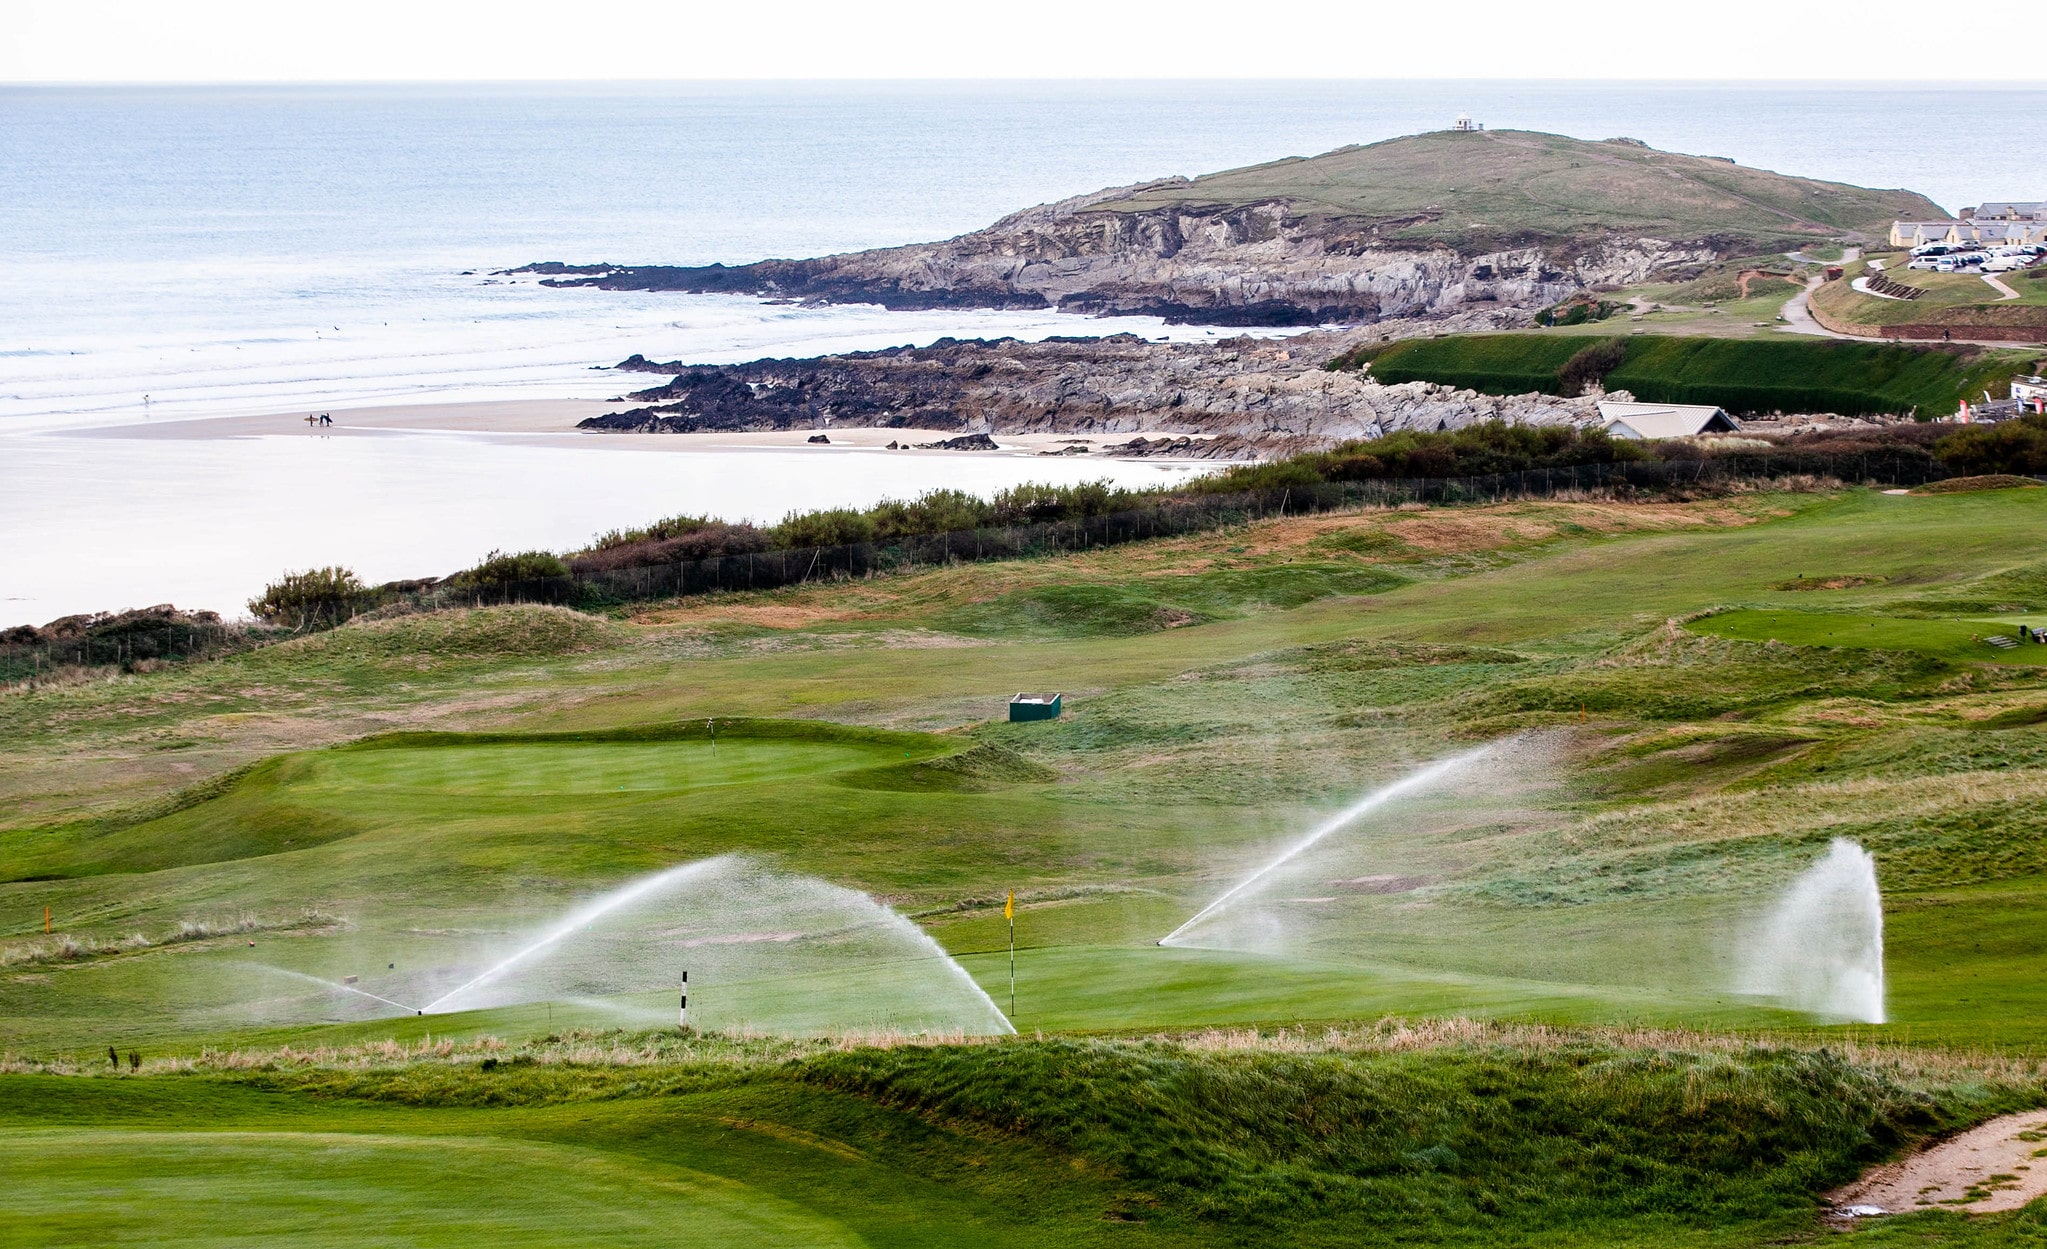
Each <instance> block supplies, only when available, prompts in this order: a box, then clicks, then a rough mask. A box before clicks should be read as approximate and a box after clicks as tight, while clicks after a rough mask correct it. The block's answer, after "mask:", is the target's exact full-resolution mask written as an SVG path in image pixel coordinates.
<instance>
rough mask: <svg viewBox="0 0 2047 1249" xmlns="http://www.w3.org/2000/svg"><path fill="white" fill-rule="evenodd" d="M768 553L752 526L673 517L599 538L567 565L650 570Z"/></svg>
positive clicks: (764, 534) (581, 569) (599, 569)
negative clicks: (704, 560) (762, 552)
mask: <svg viewBox="0 0 2047 1249" xmlns="http://www.w3.org/2000/svg"><path fill="white" fill-rule="evenodd" d="M767 549H768V534H767V531H766V530H764V529H760V528H757V527H756V526H753V525H746V524H739V525H730V524H727V523H725V522H724V521H722V520H711V519H710V518H708V517H696V516H690V517H674V518H671V519H669V520H664V521H657V522H656V523H655V524H653V525H649V526H648V527H647V528H645V529H633V530H623V531H621V530H616V529H614V530H612V531H611V532H610V533H608V534H604V535H602V536H601V537H599V538H598V539H597V540H596V542H594V543H593V544H592V545H591V548H590V549H589V550H587V551H585V552H582V553H580V554H577V555H574V556H571V557H570V559H569V566H570V567H571V568H573V569H574V570H575V571H577V572H604V571H607V570H611V569H618V568H654V567H659V566H661V565H663V564H680V563H683V562H685V561H689V560H699V559H714V558H717V557H719V556H724V555H751V554H753V553H754V552H755V551H765V550H767Z"/></svg>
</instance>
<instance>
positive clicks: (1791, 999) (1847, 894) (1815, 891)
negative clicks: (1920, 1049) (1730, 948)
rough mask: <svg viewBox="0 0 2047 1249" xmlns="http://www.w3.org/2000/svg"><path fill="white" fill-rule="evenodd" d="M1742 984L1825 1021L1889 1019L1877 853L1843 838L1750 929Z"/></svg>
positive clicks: (1740, 988)
mask: <svg viewBox="0 0 2047 1249" xmlns="http://www.w3.org/2000/svg"><path fill="white" fill-rule="evenodd" d="M1741 962H1742V972H1741V976H1740V980H1739V983H1738V985H1737V986H1736V987H1737V990H1738V991H1739V992H1742V993H1745V994H1749V995H1752V996H1755V997H1760V998H1767V999H1769V1000H1771V1001H1773V1002H1776V1003H1778V1004H1779V1005H1783V1006H1788V1007H1790V1008H1791V1009H1793V1010H1798V1011H1803V1012H1805V1013H1807V1014H1810V1015H1817V1016H1819V1017H1820V1018H1822V1019H1832V1020H1840V1021H1843V1022H1851V1023H1883V1022H1884V911H1883V894H1882V892H1881V891H1880V890H1879V888H1878V887H1877V878H1876V859H1875V857H1874V856H1872V855H1871V854H1870V853H1869V851H1867V850H1865V849H1863V848H1862V847H1861V846H1860V845H1858V844H1857V843H1855V842H1853V841H1850V840H1848V839H1847V838H1844V837H1837V838H1835V839H1834V840H1833V842H1832V843H1831V844H1830V845H1829V846H1828V847H1827V852H1826V853H1825V854H1824V855H1822V856H1820V858H1819V860H1818V861H1817V862H1815V863H1814V864H1813V865H1812V866H1811V867H1809V868H1807V869H1806V870H1805V871H1804V872H1803V873H1801V874H1800V875H1799V876H1798V878H1797V879H1795V880H1793V881H1792V882H1791V884H1790V885H1789V886H1788V887H1787V888H1786V889H1785V890H1784V892H1783V894H1781V895H1780V896H1779V897H1778V899H1777V901H1776V903H1775V904H1774V905H1773V906H1772V907H1771V908H1770V910H1769V911H1768V912H1767V913H1766V914H1765V915H1764V916H1763V918H1762V920H1761V922H1760V923H1759V924H1757V925H1756V927H1755V929H1754V931H1753V932H1752V933H1751V934H1750V937H1749V940H1748V943H1747V947H1746V950H1745V952H1744V957H1743V958H1742V960H1741Z"/></svg>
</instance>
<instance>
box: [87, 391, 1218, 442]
mask: <svg viewBox="0 0 2047 1249" xmlns="http://www.w3.org/2000/svg"><path fill="white" fill-rule="evenodd" d="M618 407H619V405H618V404H615V403H606V402H604V401H602V400H597V399H503V400H492V401H484V402H472V403H409V404H392V405H388V406H383V407H373V408H352V409H328V412H329V415H331V416H332V417H333V418H334V424H332V425H328V426H314V425H308V424H307V423H306V413H305V412H302V411H301V412H279V413H273V414H270V415H266V416H223V417H211V418H198V419H186V420H175V421H153V422H148V423H130V424H123V425H110V426H103V427H100V428H95V429H85V430H73V431H68V433H69V435H70V436H73V437H91V438H137V439H151V440H154V439H175V440H178V441H214V440H219V439H224V438H263V437H289V436H301V437H314V438H363V437H380V436H389V435H392V434H468V435H481V436H485V437H489V438H491V439H492V440H493V441H496V440H505V441H518V442H527V441H529V440H534V439H542V438H545V439H574V440H576V444H577V445H578V446H579V447H592V448H601V447H610V448H617V449H624V450H634V451H707V450H733V449H774V450H789V449H792V448H815V449H816V450H818V451H820V452H826V451H829V450H831V449H832V448H836V447H856V448H863V449H868V450H872V449H876V448H882V447H886V446H888V444H889V443H891V442H894V443H896V444H898V445H899V446H900V445H901V444H905V443H907V444H909V445H910V449H912V450H913V451H914V450H915V447H916V444H918V443H927V442H938V441H940V440H942V439H946V438H956V437H958V436H959V431H958V430H956V429H952V430H943V429H871V428H847V429H838V428H834V429H829V430H821V429H789V430H765V431H760V432H751V433H702V434H620V433H609V432H602V431H597V430H585V429H577V428H576V422H578V421H581V420H584V419H586V418H588V417H592V416H598V415H601V414H603V413H605V412H610V411H615V410H617V409H618ZM820 433H822V434H824V435H825V436H826V437H828V438H829V439H831V441H830V442H829V443H826V444H817V443H812V442H811V441H810V439H811V438H812V437H814V436H816V435H817V434H820ZM1160 436H1162V435H1161V434H1159V433H1156V432H1147V433H1144V434H1135V433H1119V434H1115V435H1111V436H1107V437H1094V438H1090V437H1085V436H1081V435H1076V434H1051V433H1033V434H997V435H994V436H993V437H994V440H995V443H996V445H997V446H998V447H1000V448H1001V451H1000V452H998V453H997V454H1010V455H1040V454H1043V453H1045V452H1058V451H1063V450H1065V449H1066V448H1068V447H1073V446H1078V447H1081V448H1084V449H1085V450H1087V451H1088V452H1091V453H1099V452H1100V451H1101V449H1102V448H1103V447H1105V446H1108V445H1111V444H1122V443H1127V442H1129V441H1130V440H1131V439H1132V438H1137V437H1145V438H1156V437H1160ZM1197 437H1199V435H1197ZM922 454H926V455H957V454H960V453H959V452H951V451H926V452H922ZM983 454H987V453H985V452H984V453H983Z"/></svg>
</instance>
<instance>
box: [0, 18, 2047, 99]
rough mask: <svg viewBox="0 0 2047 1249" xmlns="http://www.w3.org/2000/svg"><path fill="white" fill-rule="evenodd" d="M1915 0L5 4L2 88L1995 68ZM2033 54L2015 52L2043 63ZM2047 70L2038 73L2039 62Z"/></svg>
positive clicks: (1852, 76) (1732, 74)
mask: <svg viewBox="0 0 2047 1249" xmlns="http://www.w3.org/2000/svg"><path fill="white" fill-rule="evenodd" d="M1923 10H1924V5H1923V4H1913V5H1909V6H1908V5H1907V4H1906V3H1903V2H1902V0H1855V2H1854V3H1842V2H1837V0H1715V3H1712V4H1710V5H1677V4H1670V3H1667V2H1666V0H1569V2H1568V3H1563V4H1534V3H1530V2H1529V0H1453V2H1450V3H1441V2H1439V3H1417V2H1416V0H1400V2H1399V3H1386V2H1384V0H1288V2H1287V3H1284V4H1254V3H1246V2H1245V0H1174V2H1172V3H1163V2H1160V0H1028V2H1026V3H1023V4H987V3H976V2H975V0H946V2H943V3H938V2H933V0H868V2H865V3H863V2H861V0H718V2H716V3H704V2H702V0H548V2H540V0H4V3H0V82H13V83H23V82H81V83H82V82H135V83H146V82H337V81H339V82H356V81H502V80H514V81H516V80H551V81H563V80H606V79H623V80H648V79H762V78H765V79H791V78H793V79H807V78H829V79H861V78H927V79H959V78H1003V79H1016V78H1490V77H1499V78H1512V79H1539V78H1569V79H1601V78H1604V79H1635V80H1640V79H1744V80H1771V79H1776V80H1801V81H1811V80H1842V81H1853V80H1884V81H1900V80H1921V81H1932V80H1943V79H1945V80H1955V79H1967V80H1970V81H1975V82H1979V83H1980V82H1981V81H1983V79H1984V76H1985V75H1986V72H1987V74H1988V76H1989V77H1992V78H1995V77H1996V76H1997V72H1998V71H1997V67H1996V65H1995V64H1994V63H1992V64H1988V65H1986V64H1985V63H1983V62H1982V61H1981V60H1980V59H1979V58H1977V57H1976V56H1975V55H1974V53H1973V52H1962V51H1959V50H1957V51H1956V53H1955V55H1956V56H1957V57H1958V58H1961V57H1966V58H1968V59H1967V60H1966V61H1965V60H1959V59H1958V60H1955V61H1953V62H1950V61H1948V60H1945V59H1943V58H1942V57H1941V56H1940V55H1937V54H1935V55H1925V56H1906V57H1898V56H1891V55H1865V54H1862V53H1860V52H1858V50H1857V49H1858V48H1860V47H1867V48H1868V49H1870V50H1872V51H1878V50H1882V49H1885V48H1892V49H1893V50H1894V40H1895V39H1896V37H1897V32H1899V31H1903V30H1908V29H1910V28H1912V26H1913V25H1915V24H1916V23H1917V22H1918V20H1919V19H1920V18H1921V17H1922V16H1923ZM2024 60H2025V58H2013V59H2012V60H2009V61H2007V62H2006V64H2007V65H2013V66H2015V67H2017V68H2015V69H2014V70H2013V71H2012V73H2014V74H2016V73H2019V72H2021V71H2022V69H2023V64H2022V63H2023V62H2024ZM2032 77H2033V78H2034V79H2035V80H2036V81H2037V80H2038V78H2039V75H2038V74H2034V75H2032Z"/></svg>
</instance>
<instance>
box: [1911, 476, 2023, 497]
mask: <svg viewBox="0 0 2047 1249" xmlns="http://www.w3.org/2000/svg"><path fill="white" fill-rule="evenodd" d="M2039 486H2040V483H2039V482H2038V481H2035V480H2034V479H2033V478H2031V477H2014V476H2012V475H2011V474H2009V473H1989V474H1986V475H1984V476H1981V477H1950V478H1948V479H1947V480H1946V481H1936V482H1932V483H1930V484H1928V485H1924V486H1918V487H1915V488H1914V489H1913V491H1912V493H1914V494H1972V493H1974V492H1976V491H1979V490H2031V489H2037V488H2038V487H2039Z"/></svg>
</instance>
